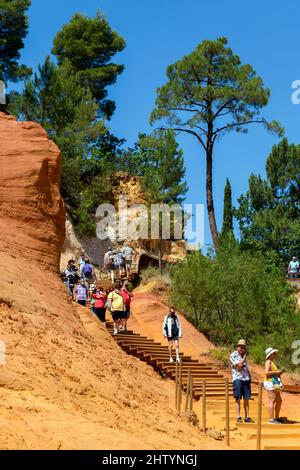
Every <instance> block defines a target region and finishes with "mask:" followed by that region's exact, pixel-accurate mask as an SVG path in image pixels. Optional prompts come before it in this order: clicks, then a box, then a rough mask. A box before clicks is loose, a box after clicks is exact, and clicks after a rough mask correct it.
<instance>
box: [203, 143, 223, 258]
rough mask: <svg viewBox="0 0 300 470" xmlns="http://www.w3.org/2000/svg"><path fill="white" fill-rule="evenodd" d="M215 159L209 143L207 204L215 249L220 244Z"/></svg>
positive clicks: (207, 156)
mask: <svg viewBox="0 0 300 470" xmlns="http://www.w3.org/2000/svg"><path fill="white" fill-rule="evenodd" d="M212 166H213V160H212V146H211V145H209V146H208V148H207V150H206V204H207V212H208V220H209V228H210V233H211V236H212V240H213V244H214V248H215V250H216V249H217V248H218V247H219V245H220V240H219V235H218V228H217V223H216V216H215V208H214V199H213V168H212Z"/></svg>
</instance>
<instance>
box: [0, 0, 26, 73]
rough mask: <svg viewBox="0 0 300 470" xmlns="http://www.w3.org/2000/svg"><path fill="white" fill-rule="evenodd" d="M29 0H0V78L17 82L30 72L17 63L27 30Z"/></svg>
mask: <svg viewBox="0 0 300 470" xmlns="http://www.w3.org/2000/svg"><path fill="white" fill-rule="evenodd" d="M30 5H31V0H0V80H3V81H5V82H7V81H8V80H10V81H12V82H17V81H19V80H21V79H23V78H24V77H27V76H28V75H29V74H30V73H31V69H29V68H28V67H26V66H25V65H19V63H18V62H19V59H20V50H21V49H23V47H24V38H25V37H26V35H27V32H28V17H27V15H26V12H27V10H28V8H29V7H30Z"/></svg>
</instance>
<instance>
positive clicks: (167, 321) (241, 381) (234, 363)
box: [163, 307, 285, 424]
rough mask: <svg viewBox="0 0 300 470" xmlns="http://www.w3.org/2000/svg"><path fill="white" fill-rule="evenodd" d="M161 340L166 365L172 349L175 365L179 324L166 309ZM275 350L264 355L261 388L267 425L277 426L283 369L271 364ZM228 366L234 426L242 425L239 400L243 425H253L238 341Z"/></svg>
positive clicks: (241, 344) (248, 378)
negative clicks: (165, 342)
mask: <svg viewBox="0 0 300 470" xmlns="http://www.w3.org/2000/svg"><path fill="white" fill-rule="evenodd" d="M163 336H164V337H165V338H167V340H168V342H169V355H170V359H169V361H170V363H172V362H174V359H173V355H172V351H173V347H175V351H176V362H180V355H179V339H180V338H182V328H181V322H180V318H179V316H178V315H176V312H175V309H174V307H170V310H169V313H168V315H166V316H165V318H164V321H163ZM277 352H278V350H277V349H273V348H271V347H269V348H267V349H266V351H265V358H266V361H265V378H264V388H265V389H266V391H267V392H268V397H269V415H270V423H271V424H280V423H282V422H283V420H282V419H281V418H280V410H281V404H282V398H281V393H280V392H281V390H282V389H283V383H282V380H281V376H282V374H283V373H284V372H285V370H284V369H279V368H278V367H277V365H276V364H275V359H276V354H277ZM230 364H231V368H232V384H233V396H234V398H235V402H236V419H237V422H238V423H242V422H243V419H242V417H241V400H242V399H243V400H244V410H245V423H253V422H254V421H253V419H252V418H251V417H250V414H249V413H250V407H249V401H250V399H251V375H250V371H249V366H248V362H247V344H246V341H245V340H244V339H241V340H240V341H239V342H238V344H237V347H236V349H235V351H233V352H232V353H231V355H230Z"/></svg>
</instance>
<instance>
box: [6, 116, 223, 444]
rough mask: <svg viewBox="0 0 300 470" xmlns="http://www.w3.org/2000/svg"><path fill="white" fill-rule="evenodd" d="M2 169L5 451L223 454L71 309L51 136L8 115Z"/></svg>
mask: <svg viewBox="0 0 300 470" xmlns="http://www.w3.org/2000/svg"><path fill="white" fill-rule="evenodd" d="M0 165H1V167H0V168H1V171H0V204H1V206H0V207H1V214H0V229H1V245H0V265H1V269H0V429H1V432H0V449H188V448H191V449H196V448H197V449H199V448H216V447H220V446H221V447H222V444H217V443H215V442H214V441H212V440H210V439H208V438H206V437H204V436H201V434H200V433H199V430H198V429H196V428H194V427H193V426H191V425H190V424H188V423H187V422H186V420H185V419H184V418H181V417H178V416H177V415H176V414H175V412H174V411H173V403H174V385H173V383H172V384H170V383H169V382H167V381H164V380H163V379H161V378H160V377H159V376H158V375H157V374H155V372H154V371H153V370H152V369H151V368H149V367H148V366H147V365H145V364H144V363H141V362H140V361H139V360H138V359H135V358H133V357H129V356H127V355H126V354H125V353H124V352H123V351H122V350H121V349H120V348H119V347H118V346H117V345H116V343H115V341H114V340H113V339H112V338H111V336H110V335H109V334H108V332H107V331H106V329H105V327H104V326H103V325H101V324H100V323H99V321H98V320H97V318H96V317H95V316H93V315H92V314H91V312H90V311H89V309H84V308H83V307H79V306H76V305H74V304H73V303H72V302H71V300H70V299H69V297H68V294H67V292H66V288H65V286H64V285H63V284H62V282H61V281H60V278H59V275H58V261H59V254H60V253H59V252H60V247H61V245H62V242H63V238H64V226H65V220H64V208H63V203H62V200H61V197H60V193H59V179H60V155H59V151H58V149H57V147H56V146H55V145H54V144H53V143H51V142H50V140H49V139H48V138H47V136H46V133H45V132H44V131H43V129H42V128H41V127H40V126H38V125H36V124H33V123H17V122H16V121H15V119H13V118H12V117H8V116H6V115H0Z"/></svg>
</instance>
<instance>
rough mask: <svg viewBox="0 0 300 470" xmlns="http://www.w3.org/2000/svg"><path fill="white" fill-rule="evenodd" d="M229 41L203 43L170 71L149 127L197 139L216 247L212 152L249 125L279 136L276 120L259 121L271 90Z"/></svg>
mask: <svg viewBox="0 0 300 470" xmlns="http://www.w3.org/2000/svg"><path fill="white" fill-rule="evenodd" d="M227 42H228V41H227V39H226V38H219V39H217V40H215V41H208V40H205V41H203V42H202V43H201V44H199V45H198V46H197V47H196V49H195V50H194V51H193V52H192V53H191V54H189V55H187V56H185V57H183V58H182V59H181V60H179V61H178V62H176V63H175V64H173V65H170V66H169V67H168V69H167V77H168V82H167V83H166V84H165V85H164V86H162V87H160V88H158V90H157V99H156V108H155V109H154V111H153V112H152V114H151V118H150V122H151V123H152V124H153V123H154V122H156V121H159V122H160V123H161V126H162V128H169V129H173V130H176V131H177V132H186V133H188V134H190V135H192V136H194V137H195V138H196V139H197V141H198V142H199V143H200V144H201V145H202V147H203V148H204V150H205V153H206V162H207V163H206V164H207V174H206V193H207V208H208V215H209V222H210V229H211V234H212V238H213V242H214V245H215V247H217V246H218V230H217V225H216V220H215V213H214V203H213V194H212V187H213V174H212V160H213V148H214V144H215V142H216V140H217V139H219V138H220V137H221V136H222V135H223V134H224V133H227V132H230V131H233V130H236V131H238V132H247V126H248V124H251V123H261V124H262V125H264V126H265V128H266V129H267V130H269V131H271V132H274V133H276V134H279V135H281V134H282V133H283V129H282V128H281V126H280V125H279V123H278V122H277V121H272V122H269V121H267V120H266V119H265V118H263V117H260V110H261V108H263V107H264V106H266V105H267V103H268V100H269V96H270V90H269V89H268V88H265V86H264V83H263V80H262V79H261V78H260V77H259V76H257V75H256V73H255V71H254V70H253V68H252V66H251V65H249V64H246V65H243V64H242V63H241V61H240V59H239V57H238V56H237V55H235V54H234V53H233V52H232V50H231V49H230V48H229V47H227Z"/></svg>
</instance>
